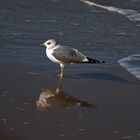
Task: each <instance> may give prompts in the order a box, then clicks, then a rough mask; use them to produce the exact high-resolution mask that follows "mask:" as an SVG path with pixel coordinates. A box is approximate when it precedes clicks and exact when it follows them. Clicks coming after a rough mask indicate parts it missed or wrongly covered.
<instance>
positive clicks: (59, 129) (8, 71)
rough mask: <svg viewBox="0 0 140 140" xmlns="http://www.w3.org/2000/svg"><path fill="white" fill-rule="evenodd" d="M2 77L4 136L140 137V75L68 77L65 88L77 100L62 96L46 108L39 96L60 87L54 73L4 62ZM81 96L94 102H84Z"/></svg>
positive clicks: (0, 95) (116, 139)
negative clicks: (139, 77) (132, 77)
mask: <svg viewBox="0 0 140 140" xmlns="http://www.w3.org/2000/svg"><path fill="white" fill-rule="evenodd" d="M128 79H129V78H128ZM128 81H129V80H128ZM0 83H1V84H0V110H1V111H0V132H1V133H0V139H3V140H4V138H5V139H6V140H11V138H12V137H13V139H14V138H15V139H19V140H29V139H34V140H38V139H49V140H51V139H54V140H55V139H57V140H59V139H68V140H71V139H81V140H85V139H96V140H102V139H108V140H119V139H135V140H138V139H139V138H140V126H139V123H140V111H139V106H140V102H139V99H140V94H139V93H140V86H139V85H140V84H139V81H135V82H121V81H120V82H118V81H115V80H114V81H111V80H107V79H106V80H105V78H103V79H101V78H100V79H98V80H97V79H92V80H86V79H68V78H66V79H64V81H63V88H62V92H64V93H65V94H67V97H66V98H67V99H69V97H70V99H71V98H72V101H73V99H74V102H75V101H77V100H78V104H76V105H75V104H74V105H73V102H72V105H69V104H67V105H63V104H62V100H61V99H60V97H59V101H58V100H57V98H55V105H54V104H52V105H51V104H50V105H49V106H45V107H43V108H39V107H37V105H36V101H37V100H38V99H39V96H40V94H41V93H42V92H43V91H44V90H46V89H48V90H55V89H56V88H57V85H58V81H57V79H56V78H55V73H54V75H51V74H48V73H47V72H46V73H40V72H39V71H38V72H35V70H34V71H32V70H30V69H28V68H25V69H24V68H22V69H21V68H19V67H15V68H1V69H0ZM70 99H69V100H70ZM63 100H65V98H63ZM57 101H58V102H57ZM79 101H83V102H86V103H88V104H89V105H92V107H91V106H80V104H79ZM50 102H51V100H50ZM50 102H49V103H50ZM70 102H71V101H70ZM53 103H54V102H53Z"/></svg>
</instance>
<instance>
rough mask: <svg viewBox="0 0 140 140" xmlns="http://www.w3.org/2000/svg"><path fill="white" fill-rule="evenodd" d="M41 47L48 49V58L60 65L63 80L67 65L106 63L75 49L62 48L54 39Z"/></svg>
mask: <svg viewBox="0 0 140 140" xmlns="http://www.w3.org/2000/svg"><path fill="white" fill-rule="evenodd" d="M41 45H42V46H45V47H46V54H47V56H48V58H49V59H50V60H51V61H53V62H55V63H58V64H60V67H61V73H60V77H61V78H63V70H64V65H65V64H74V63H105V62H104V61H102V60H96V59H94V58H90V57H87V56H85V55H83V54H82V53H80V52H78V50H76V49H74V48H69V47H64V46H61V45H60V44H58V43H57V42H56V41H55V40H54V39H50V40H48V41H46V42H45V43H43V44H41Z"/></svg>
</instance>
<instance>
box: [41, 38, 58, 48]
mask: <svg viewBox="0 0 140 140" xmlns="http://www.w3.org/2000/svg"><path fill="white" fill-rule="evenodd" d="M56 44H57V43H56V41H55V40H54V39H49V40H47V41H46V42H45V43H43V44H41V46H45V47H46V48H48V49H49V48H53V47H54V46H55V45H56Z"/></svg>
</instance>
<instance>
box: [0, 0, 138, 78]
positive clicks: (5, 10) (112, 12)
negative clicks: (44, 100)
mask: <svg viewBox="0 0 140 140" xmlns="http://www.w3.org/2000/svg"><path fill="white" fill-rule="evenodd" d="M0 21H1V22H0V65H1V67H5V66H6V67H11V66H19V67H25V66H26V67H29V68H30V67H34V68H35V69H36V70H44V71H48V72H50V73H54V72H56V68H58V69H59V66H57V65H55V64H53V63H52V62H50V61H49V60H48V59H47V58H46V56H45V50H44V49H43V48H40V47H39V44H40V43H43V42H45V41H46V40H48V39H50V38H54V39H56V40H57V41H58V42H59V43H61V44H63V45H67V46H70V47H74V48H76V49H79V50H81V51H82V52H83V53H85V54H86V55H89V56H91V57H96V58H98V59H103V60H105V61H106V62H107V63H106V64H103V65H88V66H86V67H85V66H83V65H78V66H77V65H73V66H68V68H67V70H66V71H67V72H66V73H67V74H69V73H74V75H75V76H76V75H78V74H79V69H80V70H81V71H80V72H81V73H80V74H79V75H81V74H84V73H88V72H90V73H91V72H95V73H97V72H99V73H107V74H109V71H110V72H112V70H113V71H115V70H117V69H119V68H120V67H121V66H123V67H124V63H125V64H126V63H127V67H126V66H125V69H126V73H127V72H130V73H132V72H131V71H130V70H129V69H130V67H132V63H134V64H135V60H134V62H133V60H132V61H131V64H130V63H128V61H127V60H126V59H125V58H126V57H127V56H131V55H132V54H133V56H135V54H138V52H140V46H139V45H140V39H139V37H140V1H139V0H127V1H124V0H123V1H122V0H107V1H104V0H95V1H94V0H90V1H87V0H40V1H39V0H10V1H5V0H1V3H0ZM123 58H124V59H123ZM131 58H133V57H129V59H131ZM120 59H121V60H123V65H122V61H121V60H120ZM118 60H120V61H118ZM125 61H126V62H125ZM118 62H119V64H118ZM137 63H138V64H139V62H137ZM138 67H139V65H135V67H134V68H133V69H134V70H133V71H135V69H136V70H137V72H136V74H135V73H133V75H134V77H136V78H138V77H139V76H140V71H139V69H138ZM111 75H112V73H111Z"/></svg>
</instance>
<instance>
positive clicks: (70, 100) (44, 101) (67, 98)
mask: <svg viewBox="0 0 140 140" xmlns="http://www.w3.org/2000/svg"><path fill="white" fill-rule="evenodd" d="M62 81H63V79H60V80H59V84H58V87H57V88H56V90H52V89H46V90H44V91H42V92H41V93H40V96H39V98H38V100H37V101H36V105H37V107H38V108H39V109H46V108H50V107H86V108H91V109H95V108H97V106H96V105H94V104H90V103H88V102H87V101H82V100H80V99H78V98H76V97H73V96H71V95H69V94H68V93H66V92H64V91H63V90H62Z"/></svg>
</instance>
